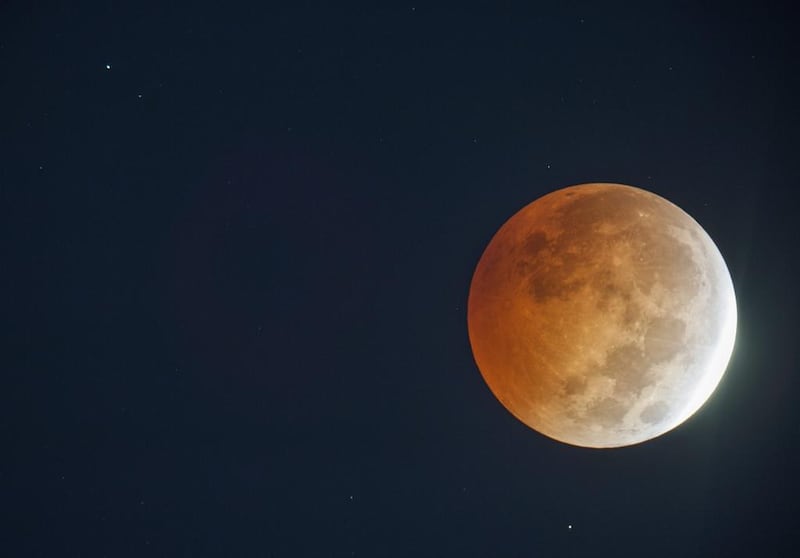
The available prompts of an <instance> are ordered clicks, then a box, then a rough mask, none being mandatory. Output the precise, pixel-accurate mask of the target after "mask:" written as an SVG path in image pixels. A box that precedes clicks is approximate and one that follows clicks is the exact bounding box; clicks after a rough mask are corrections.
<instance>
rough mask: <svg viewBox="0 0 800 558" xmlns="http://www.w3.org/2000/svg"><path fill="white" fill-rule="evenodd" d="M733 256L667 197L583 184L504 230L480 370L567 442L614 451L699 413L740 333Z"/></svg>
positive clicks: (482, 299)
mask: <svg viewBox="0 0 800 558" xmlns="http://www.w3.org/2000/svg"><path fill="white" fill-rule="evenodd" d="M736 319H737V318H736V299H735V294H734V289H733V283H732V281H731V277H730V274H729V272H728V269H727V266H726V265H725V261H724V260H723V258H722V255H721V254H720V252H719V250H718V249H717V247H716V245H715V244H714V242H713V241H712V239H711V238H710V237H709V235H708V234H707V233H706V232H705V231H704V230H703V228H702V227H701V226H700V225H699V224H698V223H697V222H696V221H695V220H694V219H693V218H692V217H690V216H689V215H688V214H687V213H685V212H684V211H683V210H682V209H680V208H679V207H677V206H676V205H674V204H672V203H671V202H669V201H667V200H665V199H664V198H662V197H660V196H658V195H656V194H653V193H651V192H648V191H646V190H642V189H639V188H634V187H631V186H625V185H621V184H605V183H596V184H584V185H579V186H572V187H569V188H564V189H561V190H557V191H555V192H552V193H550V194H548V195H546V196H544V197H542V198H540V199H538V200H536V201H534V202H533V203H531V204H529V205H528V206H526V207H524V208H523V209H522V210H520V211H519V212H518V213H516V214H515V215H514V216H513V217H511V219H509V220H508V221H507V222H506V223H505V224H504V225H503V226H502V227H501V228H500V230H499V231H498V232H497V234H496V235H495V236H494V238H492V240H491V242H490V243H489V245H488V246H487V248H486V250H485V251H484V253H483V255H482V257H481V258H480V261H479V262H478V265H477V268H476V270H475V273H474V276H473V279H472V284H471V287H470V292H469V303H468V328H469V339H470V344H471V346H472V351H473V354H474V357H475V361H476V363H477V365H478V368H479V370H480V372H481V374H482V375H483V378H484V379H485V381H486V383H487V384H488V386H489V388H490V389H491V391H492V393H494V395H495V396H496V398H497V399H498V400H499V401H500V402H501V403H502V404H503V406H505V408H506V409H508V410H509V411H510V412H511V413H512V414H513V415H514V416H515V417H517V418H518V419H519V420H520V421H522V422H523V423H525V424H526V425H528V426H529V427H531V428H533V429H534V430H536V431H538V432H540V433H541V434H544V435H546V436H548V437H550V438H553V439H555V440H558V441H561V442H564V443H567V444H571V445H576V446H584V447H593V448H611V447H620V446H628V445H633V444H637V443H640V442H644V441H646V440H650V439H652V438H655V437H657V436H660V435H662V434H664V433H665V432H667V431H669V430H671V429H673V428H675V427H676V426H678V425H680V424H681V423H683V422H684V421H685V420H686V419H688V418H689V417H690V416H692V415H693V414H694V413H695V412H696V411H697V410H698V409H699V408H700V407H701V406H702V405H703V404H704V403H705V401H706V400H707V399H708V398H709V396H710V395H711V394H712V392H713V391H714V390H715V388H716V387H717V385H718V384H719V382H720V380H721V378H722V376H723V374H724V372H725V369H726V367H727V364H728V361H729V359H730V356H731V353H732V351H733V345H734V339H735V335H736Z"/></svg>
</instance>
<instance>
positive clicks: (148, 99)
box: [0, 1, 800, 557]
mask: <svg viewBox="0 0 800 558" xmlns="http://www.w3.org/2000/svg"><path fill="white" fill-rule="evenodd" d="M734 4H736V5H735V7H734V6H733V5H731V4H728V5H724V6H722V5H714V4H711V3H707V2H664V3H661V2H659V3H655V2H653V3H649V2H648V3H630V4H625V5H623V4H607V3H603V5H602V6H600V5H596V3H595V4H572V3H569V2H524V3H501V4H495V3H491V4H489V3H487V4H485V5H482V6H478V5H477V4H474V5H469V6H466V7H461V8H458V9H456V8H455V7H454V6H455V5H453V6H451V7H450V8H448V9H445V8H441V7H437V8H434V7H431V6H425V5H421V4H420V5H417V4H414V3H413V2H411V3H409V2H375V3H373V4H372V5H369V6H367V7H354V6H344V5H340V4H339V3H313V2H296V3H292V2H282V3H276V2H247V3H237V2H233V3H208V2H203V1H198V2H191V3H187V2H161V3H147V2H145V3H140V2H111V1H108V2H97V1H88V2H80V3H70V4H67V3H58V2H14V1H12V2H4V3H3V4H2V7H0V83H1V84H2V87H0V101H2V102H1V103H0V114H2V120H1V122H2V125H0V142H1V143H2V146H3V148H2V151H0V153H1V154H0V212H1V216H0V224H1V225H2V227H3V234H2V240H0V249H1V251H0V255H2V260H0V261H2V268H1V269H2V273H0V285H1V286H2V293H3V296H2V298H1V299H0V300H1V301H2V302H1V303H0V304H1V305H2V306H0V313H1V314H0V315H2V318H3V319H2V321H0V324H2V325H1V326H0V327H2V336H1V337H0V354H1V355H2V358H1V359H0V368H1V369H2V381H3V383H2V390H0V394H2V395H1V397H2V400H3V404H2V406H1V407H2V410H1V411H0V440H1V441H2V448H3V453H2V459H1V460H0V487H1V488H2V495H1V496H0V501H2V505H0V510H1V511H0V513H2V517H0V525H2V528H0V547H2V548H3V554H4V555H7V556H45V557H52V556H80V557H95V556H97V557H100V556H108V557H127V556H170V557H177V556H187V557H189V556H191V557H197V556H233V557H239V556H242V557H282V556H287V557H290V556H332V557H337V556H342V557H344V556H386V557H391V556H398V557H399V556H422V557H424V556H457V557H466V556H475V557H482V556H498V557H506V556H507V557H512V556H542V557H578V556H615V557H628V556H637V557H639V556H652V557H662V556H663V557H667V556H669V557H672V556H685V557H695V556H697V557H699V556H756V555H762V556H780V555H788V554H787V552H786V550H785V549H786V548H787V547H788V545H790V544H795V542H796V536H795V534H794V533H795V532H796V518H797V517H798V515H800V506H799V505H798V496H800V493H799V490H800V483H799V482H798V477H797V471H798V470H799V469H800V452H799V451H798V448H797V440H798V439H800V426H799V425H800V420H799V419H800V411H799V410H798V409H799V408H800V407H799V404H800V399H799V398H798V391H799V389H800V380H798V370H797V366H798V365H797V362H798V360H797V359H798V351H797V341H796V339H797V334H798V332H799V331H800V328H798V325H800V324H799V323H798V316H797V311H798V294H797V282H796V277H797V275H798V260H797V249H796V241H797V238H798V236H797V232H796V218H797V217H796V213H797V210H796V207H797V205H796V198H797V196H798V194H797V184H798V179H799V178H800V167H798V164H797V159H796V156H797V153H798V150H800V139H799V138H798V129H800V110H798V106H797V101H796V99H797V97H798V95H799V94H800V77H799V76H800V73H798V72H797V60H798V56H800V44H799V43H798V40H797V38H796V30H795V28H794V23H793V20H792V10H791V8H790V7H789V4H788V3H787V4H785V5H780V4H776V5H772V6H767V5H766V4H765V3H763V2H751V3H746V2H744V3H734ZM721 6H722V7H721ZM595 181H604V182H620V183H626V184H632V185H636V186H639V187H643V188H646V189H649V190H652V191H654V192H656V193H658V194H660V195H662V196H664V197H666V198H668V199H670V200H671V201H673V202H674V203H676V204H678V205H679V206H681V207H682V208H683V209H684V210H686V211H687V212H688V213H689V214H690V215H692V216H693V217H694V218H695V219H697V220H698V221H699V222H700V223H701V224H702V225H703V227H704V228H705V229H706V230H707V231H708V233H709V234H710V235H711V237H712V238H713V239H714V240H715V242H716V243H717V245H718V247H719V248H720V251H721V253H722V254H723V256H724V257H725V259H726V261H727V262H728V265H729V268H730V271H731V275H732V278H733V281H734V285H735V288H736V292H737V299H738V307H739V331H738V338H737V345H736V348H735V351H734V355H733V358H732V360H731V364H730V366H729V368H728V372H727V374H726V376H725V377H724V378H723V381H722V383H721V384H720V386H719V388H718V389H717V391H716V392H715V394H714V395H713V397H712V398H711V400H710V401H709V402H708V403H707V404H706V405H705V407H703V409H701V410H700V411H699V412H698V413H697V414H696V415H695V416H694V417H692V418H691V419H690V420H689V421H687V423H685V424H684V425H683V426H681V427H680V428H678V429H676V430H674V431H672V432H670V433H668V434H666V435H664V436H662V437H660V438H658V439H656V440H653V441H651V442H649V443H645V444H641V445H637V446H633V447H629V448H623V449H618V450H604V451H601V450H590V449H582V448H575V447H570V446H566V445H563V444H559V443H557V442H554V441H552V440H550V439H548V438H546V437H544V436H541V435H539V434H537V433H536V432H534V431H532V430H530V429H529V428H527V427H526V426H524V425H523V424H522V423H520V422H518V421H517V420H516V419H514V418H513V417H512V416H511V415H510V414H509V413H507V412H506V411H505V410H504V409H503V408H502V407H501V406H500V404H499V403H498V402H497V401H496V400H495V399H494V397H493V396H492V394H491V393H490V392H489V390H488V389H487V388H486V385H485V384H484V382H483V380H482V378H481V376H480V374H479V372H478V369H477V367H476V365H475V363H474V361H473V359H472V354H471V351H470V347H469V341H468V337H467V326H466V299H467V293H468V289H469V282H470V279H471V276H472V272H473V270H474V268H475V265H476V263H477V261H478V258H479V257H480V255H481V253H482V251H483V249H484V248H485V246H486V244H487V243H488V241H489V239H490V238H491V237H492V235H493V234H494V232H495V231H496V230H497V229H498V228H499V227H500V225H501V224H502V223H503V222H504V221H505V220H506V219H507V218H508V217H510V216H511V215H512V214H513V213H515V212H516V211H517V210H519V209H520V208H521V207H522V206H524V205H526V204H527V203H529V202H531V201H533V200H534V199H536V198H538V197H540V196H541V195H543V194H545V193H547V192H549V191H552V190H555V189H558V188H561V187H564V186H568V185H572V184H578V183H584V182H595ZM789 554H790V553H789Z"/></svg>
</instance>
